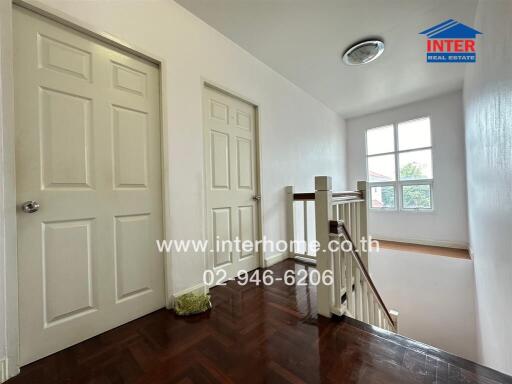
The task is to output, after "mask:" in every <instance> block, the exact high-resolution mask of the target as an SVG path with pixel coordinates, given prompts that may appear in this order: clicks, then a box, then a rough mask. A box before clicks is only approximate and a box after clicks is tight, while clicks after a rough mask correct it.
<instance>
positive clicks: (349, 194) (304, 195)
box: [293, 191, 363, 201]
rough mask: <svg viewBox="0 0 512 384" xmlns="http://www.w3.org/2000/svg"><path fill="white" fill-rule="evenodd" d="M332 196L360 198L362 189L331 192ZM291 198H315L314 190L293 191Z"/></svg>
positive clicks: (300, 199) (299, 199)
mask: <svg viewBox="0 0 512 384" xmlns="http://www.w3.org/2000/svg"><path fill="white" fill-rule="evenodd" d="M332 197H333V198H334V199H338V198H351V197H353V198H357V199H362V198H363V192H362V191H343V192H333V194H332ZM293 200H295V201H304V200H315V193H314V192H305V193H294V194H293Z"/></svg>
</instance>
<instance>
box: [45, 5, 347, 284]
mask: <svg viewBox="0 0 512 384" xmlns="http://www.w3.org/2000/svg"><path fill="white" fill-rule="evenodd" d="M42 3H44V4H45V5H47V6H51V7H53V8H57V9H59V11H61V12H64V13H66V14H68V15H71V16H72V17H73V18H75V19H78V20H80V21H81V22H84V23H86V24H88V25H91V26H93V27H94V28H96V29H97V30H99V31H104V32H107V33H108V34H110V35H112V36H115V37H116V38H119V39H121V40H123V41H125V42H127V43H128V44H131V45H134V46H136V47H141V48H143V49H144V50H145V51H146V52H149V53H152V54H154V55H157V56H158V57H160V58H163V59H164V60H165V64H166V68H165V71H166V72H165V84H164V87H165V90H166V94H167V99H166V101H165V102H166V104H165V105H164V108H165V109H166V113H167V116H168V125H167V126H166V127H164V129H166V130H167V132H168V146H169V150H168V156H169V164H170V168H169V170H168V175H169V177H170V190H169V195H168V199H169V203H170V212H171V222H170V223H169V227H170V233H169V234H168V236H169V237H170V238H173V239H203V238H206V236H205V222H204V220H205V218H204V214H205V212H204V181H203V178H204V169H203V136H202V113H201V110H202V105H201V103H202V101H201V100H202V99H201V92H202V89H201V81H202V79H206V80H209V81H211V82H213V83H215V84H218V85H221V86H222V87H225V88H227V89H229V90H232V91H234V92H236V93H237V94H240V95H243V96H245V97H247V98H248V99H250V100H251V101H254V102H256V103H257V104H258V105H259V107H260V138H261V156H262V163H261V174H262V198H263V200H262V208H263V217H264V225H263V234H264V235H265V236H267V238H269V239H273V240H278V239H286V232H285V192H284V187H285V186H286V185H295V186H297V188H298V189H303V190H311V191H312V190H313V177H314V176H315V175H324V174H325V175H332V176H333V177H334V182H335V184H336V186H337V188H342V187H344V184H345V170H344V167H345V165H344V164H345V160H344V159H345V153H344V142H343V130H344V122H343V120H342V119H341V118H340V117H339V116H338V115H337V114H336V113H334V112H332V111H331V110H330V109H328V108H327V107H325V106H324V105H323V104H321V103H320V102H318V101H317V100H316V99H314V98H312V97H311V96H309V95H308V94H306V93H305V92H304V91H302V90H301V89H299V88H298V87H296V86H295V85H294V84H292V83H291V82H290V81H288V80H286V79H285V78H284V77H282V76H281V75H279V74H277V73H276V72H275V71H273V70H272V69H270V68H269V67H268V66H266V65H265V64H263V63H262V62H260V61H258V60H257V59H256V58H254V57H253V56H251V55H250V54H249V53H247V52H246V51H244V50H243V49H241V48H240V47H238V46H237V45H235V44H234V43H233V42H232V41H230V40H228V39H227V38H226V37H224V36H223V35H221V34H220V33H219V32H217V31H215V30H214V29H212V28H211V27H209V26H208V25H207V24H205V23H204V22H203V21H201V20H199V19H198V18H196V17H195V16H193V15H192V14H191V13H189V12H188V11H187V10H185V9H184V8H182V7H181V6H180V5H178V4H177V3H175V2H174V1H167V0H144V1H142V0H112V1H104V0H94V1H74V0H44V1H43V2H42ZM203 268H204V255H203V254H184V253H182V254H174V255H172V266H171V269H172V277H173V280H174V281H173V286H174V290H175V292H177V291H180V290H183V289H185V288H189V287H191V286H194V285H196V284H199V283H201V282H202V272H203Z"/></svg>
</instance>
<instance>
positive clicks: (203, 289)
mask: <svg viewBox="0 0 512 384" xmlns="http://www.w3.org/2000/svg"><path fill="white" fill-rule="evenodd" d="M208 291H209V289H208V287H207V286H206V285H204V284H203V283H200V284H197V285H194V286H193V287H190V288H186V289H183V290H181V291H179V292H176V293H175V294H173V295H172V296H171V300H170V308H169V309H171V308H174V302H175V300H176V298H177V297H179V296H181V295H184V294H186V293H195V294H197V295H202V294H203V293H208Z"/></svg>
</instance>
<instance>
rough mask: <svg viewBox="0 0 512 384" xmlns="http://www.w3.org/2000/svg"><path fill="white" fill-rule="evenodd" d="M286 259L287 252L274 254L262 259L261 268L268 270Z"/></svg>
mask: <svg viewBox="0 0 512 384" xmlns="http://www.w3.org/2000/svg"><path fill="white" fill-rule="evenodd" d="M286 259H288V252H282V253H276V254H275V255H272V256H269V257H266V258H265V259H263V267H264V268H268V267H271V266H273V265H275V264H277V263H280V262H281V261H284V260H286Z"/></svg>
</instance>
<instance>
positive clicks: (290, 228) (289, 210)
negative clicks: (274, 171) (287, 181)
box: [286, 185, 295, 258]
mask: <svg viewBox="0 0 512 384" xmlns="http://www.w3.org/2000/svg"><path fill="white" fill-rule="evenodd" d="M293 193H294V189H293V186H291V185H289V186H287V187H286V236H287V239H286V240H287V241H288V257H289V258H294V257H295V249H294V244H293V241H294V240H295V211H294V205H293V201H294V200H293Z"/></svg>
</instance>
